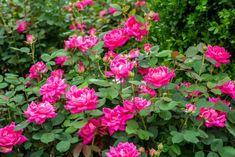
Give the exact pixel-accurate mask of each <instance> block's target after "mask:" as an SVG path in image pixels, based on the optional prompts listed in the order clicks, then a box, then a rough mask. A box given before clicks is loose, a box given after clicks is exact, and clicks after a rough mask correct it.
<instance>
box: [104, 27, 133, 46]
mask: <svg viewBox="0 0 235 157" xmlns="http://www.w3.org/2000/svg"><path fill="white" fill-rule="evenodd" d="M129 38H130V37H129V35H128V34H127V31H126V29H123V28H117V29H114V30H112V31H110V32H108V33H106V34H105V35H104V37H103V41H104V43H105V44H104V47H106V48H109V50H114V49H116V48H117V47H121V46H123V45H124V44H125V43H126V42H127V40H129Z"/></svg>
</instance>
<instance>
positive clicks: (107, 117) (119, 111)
mask: <svg viewBox="0 0 235 157" xmlns="http://www.w3.org/2000/svg"><path fill="white" fill-rule="evenodd" d="M103 112H104V116H103V117H102V125H103V126H106V127H107V128H108V131H109V134H110V135H112V134H113V133H114V132H116V131H118V130H121V131H124V130H125V129H126V122H127V121H128V120H129V119H132V118H133V117H134V115H133V114H131V113H129V111H128V110H127V109H124V108H123V107H121V106H119V105H117V106H116V107H115V108H114V109H109V108H103Z"/></svg>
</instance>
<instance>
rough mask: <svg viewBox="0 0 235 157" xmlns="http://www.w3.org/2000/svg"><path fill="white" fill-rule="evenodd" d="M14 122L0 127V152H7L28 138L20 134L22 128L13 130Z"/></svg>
mask: <svg viewBox="0 0 235 157" xmlns="http://www.w3.org/2000/svg"><path fill="white" fill-rule="evenodd" d="M15 127H16V126H15V123H14V122H11V124H10V125H8V126H5V127H4V128H1V129H0V152H1V153H9V152H11V151H12V149H13V147H14V146H15V145H18V144H22V143H24V142H25V141H27V140H28V139H27V138H26V137H25V136H23V135H22V133H23V130H19V131H14V130H15Z"/></svg>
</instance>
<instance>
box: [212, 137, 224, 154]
mask: <svg viewBox="0 0 235 157" xmlns="http://www.w3.org/2000/svg"><path fill="white" fill-rule="evenodd" d="M222 147H223V141H222V139H213V141H212V143H211V150H213V151H215V152H217V151H218V150H219V149H220V148H222Z"/></svg>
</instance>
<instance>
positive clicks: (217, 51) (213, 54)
mask: <svg viewBox="0 0 235 157" xmlns="http://www.w3.org/2000/svg"><path fill="white" fill-rule="evenodd" d="M205 55H206V57H207V58H211V59H212V60H214V61H215V62H216V64H215V67H220V65H221V64H228V63H230V60H229V58H230V57H231V55H230V53H229V52H227V51H226V50H225V48H223V47H219V46H211V45H208V47H207V52H206V54H205Z"/></svg>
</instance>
